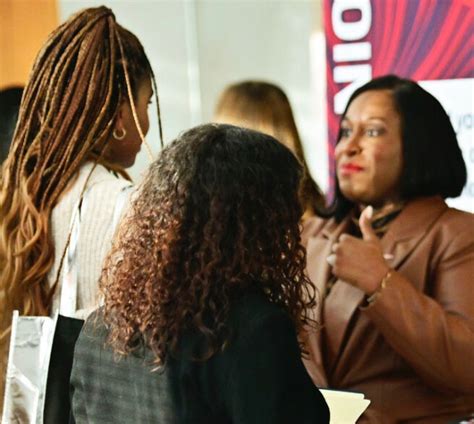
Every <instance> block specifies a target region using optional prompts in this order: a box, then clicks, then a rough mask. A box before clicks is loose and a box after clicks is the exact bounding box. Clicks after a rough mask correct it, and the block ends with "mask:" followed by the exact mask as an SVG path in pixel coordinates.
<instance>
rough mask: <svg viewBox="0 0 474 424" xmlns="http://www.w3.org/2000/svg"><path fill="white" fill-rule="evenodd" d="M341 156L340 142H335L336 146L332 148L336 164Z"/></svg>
mask: <svg viewBox="0 0 474 424" xmlns="http://www.w3.org/2000/svg"><path fill="white" fill-rule="evenodd" d="M341 156H342V143H341V142H339V143H337V144H336V147H335V148H334V158H335V159H336V164H337V163H338V162H339V161H340V160H341Z"/></svg>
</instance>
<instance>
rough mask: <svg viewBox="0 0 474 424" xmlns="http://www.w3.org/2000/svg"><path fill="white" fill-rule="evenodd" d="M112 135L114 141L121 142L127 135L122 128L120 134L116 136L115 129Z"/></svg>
mask: <svg viewBox="0 0 474 424" xmlns="http://www.w3.org/2000/svg"><path fill="white" fill-rule="evenodd" d="M112 135H113V137H114V138H115V140H123V139H124V138H125V136H126V135H127V131H125V128H122V133H121V134H118V133H117V128H115V129H114V131H113V132H112Z"/></svg>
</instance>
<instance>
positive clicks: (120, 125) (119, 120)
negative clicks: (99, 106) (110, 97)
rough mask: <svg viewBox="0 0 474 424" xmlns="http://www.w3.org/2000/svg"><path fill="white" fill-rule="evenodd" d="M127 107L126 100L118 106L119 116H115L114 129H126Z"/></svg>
mask: <svg viewBox="0 0 474 424" xmlns="http://www.w3.org/2000/svg"><path fill="white" fill-rule="evenodd" d="M125 108H126V102H122V103H121V104H120V106H119V108H118V111H117V116H116V117H115V123H114V129H118V130H124V129H125Z"/></svg>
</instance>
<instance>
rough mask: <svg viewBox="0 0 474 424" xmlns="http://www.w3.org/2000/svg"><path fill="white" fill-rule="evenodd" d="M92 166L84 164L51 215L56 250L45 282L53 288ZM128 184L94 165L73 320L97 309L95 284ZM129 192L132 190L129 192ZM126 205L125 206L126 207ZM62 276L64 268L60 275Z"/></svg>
mask: <svg viewBox="0 0 474 424" xmlns="http://www.w3.org/2000/svg"><path fill="white" fill-rule="evenodd" d="M92 167H93V164H92V163H91V162H88V163H86V164H85V165H84V166H82V167H81V169H80V170H79V174H78V177H77V178H76V180H75V181H74V182H73V183H72V185H71V187H70V188H69V189H68V190H67V192H66V193H64V194H63V196H62V197H61V199H60V201H59V203H58V204H57V205H56V206H55V207H54V209H53V212H52V215H51V229H52V237H53V241H54V247H55V258H54V266H53V268H52V269H51V271H50V272H49V275H48V281H49V284H50V285H52V284H53V283H54V281H55V280H56V274H57V271H58V268H59V262H60V260H61V256H62V254H63V252H64V249H65V245H66V240H67V238H68V235H69V231H70V224H71V217H72V213H73V212H74V209H75V208H76V205H77V201H78V200H79V196H80V194H81V192H82V188H83V187H84V184H85V182H86V179H87V176H88V175H89V173H90V172H91V170H92ZM128 186H131V183H130V182H129V181H127V180H125V179H124V178H121V177H117V176H116V175H115V174H113V173H112V172H109V171H108V170H107V169H106V168H105V167H103V166H101V165H97V166H96V168H95V169H94V171H93V173H92V175H91V177H90V178H89V181H88V183H87V187H88V188H89V187H91V189H90V190H89V191H88V192H87V208H86V210H84V213H81V226H80V234H79V238H78V244H77V248H76V263H77V268H76V269H77V299H76V313H75V317H76V318H83V319H84V318H86V317H87V315H88V314H89V313H90V312H92V311H93V310H94V309H95V308H96V307H97V306H98V302H99V299H98V281H99V277H100V273H101V271H102V264H103V260H104V258H105V256H106V254H107V252H108V250H109V249H110V247H111V242H112V237H113V235H114V233H115V228H113V226H114V224H113V221H114V219H113V218H114V213H116V206H117V207H118V204H117V199H118V198H119V196H120V193H121V192H122V191H123V190H124V189H125V188H126V187H128ZM128 191H129V192H131V190H128ZM127 204H128V201H126V202H125V207H126V205H127ZM63 272H64V264H63V266H62V269H61V274H62V273H63ZM60 284H61V278H60V279H59V283H58V287H57V289H56V291H55V294H54V297H53V306H52V309H51V313H52V314H54V313H55V312H56V311H57V310H58V307H59V298H60V292H61V287H60Z"/></svg>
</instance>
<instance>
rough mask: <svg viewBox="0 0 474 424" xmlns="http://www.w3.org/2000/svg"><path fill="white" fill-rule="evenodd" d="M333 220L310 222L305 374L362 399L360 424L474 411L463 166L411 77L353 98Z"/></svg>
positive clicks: (471, 224) (383, 82)
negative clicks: (314, 298) (314, 296)
mask: <svg viewBox="0 0 474 424" xmlns="http://www.w3.org/2000/svg"><path fill="white" fill-rule="evenodd" d="M335 158H336V169H337V180H336V181H337V184H336V196H335V200H334V203H333V204H332V205H331V207H330V208H329V209H328V211H326V212H327V214H328V218H329V219H321V218H311V219H309V220H307V221H306V222H305V223H304V229H303V241H304V243H305V244H306V247H307V255H308V274H309V276H310V278H311V279H312V281H313V282H314V283H315V284H316V285H317V287H318V288H319V291H320V295H321V302H318V309H317V310H315V314H316V318H317V319H318V320H319V321H320V322H321V323H322V328H321V330H320V331H319V332H316V331H308V332H307V333H306V334H305V336H306V337H307V344H308V350H309V357H308V359H307V361H306V367H307V369H308V371H309V373H310V374H311V376H312V378H313V381H314V382H315V383H316V384H317V385H318V386H321V387H331V388H335V389H342V390H353V391H359V392H363V393H365V395H366V397H367V398H369V399H371V401H372V403H371V406H370V407H369V409H368V410H367V412H366V413H365V414H364V416H363V417H362V419H361V420H360V422H374V423H401V422H404V423H431V424H436V423H447V422H457V421H459V420H460V419H461V418H463V417H466V416H469V415H470V414H471V413H472V412H473V411H474V366H473V361H474V215H473V214H470V213H467V212H461V211H459V210H456V209H452V208H449V207H448V206H447V205H446V203H445V202H444V200H443V199H444V198H446V197H455V196H458V195H459V194H460V193H461V191H462V188H463V186H464V185H465V183H466V167H465V164H464V162H463V159H462V155H461V151H460V149H459V146H458V143H457V140H456V135H455V132H454V130H453V127H452V125H451V123H450V121H449V117H448V115H447V114H446V112H445V111H444V109H443V108H442V106H441V105H440V103H439V102H438V101H437V100H436V99H435V98H434V97H433V96H432V95H431V94H429V93H428V92H426V91H425V90H423V89H422V88H421V87H420V86H419V85H417V84H416V83H414V82H413V81H409V80H403V79H400V78H398V77H396V76H386V77H381V78H377V79H374V80H372V81H371V82H369V83H367V84H366V85H364V86H362V87H361V88H359V89H358V90H357V91H356V92H355V93H354V94H353V95H352V97H351V98H350V100H349V103H348V106H347V108H346V110H345V112H344V114H343V118H342V121H341V128H340V132H339V138H338V144H337V146H336V149H335Z"/></svg>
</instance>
